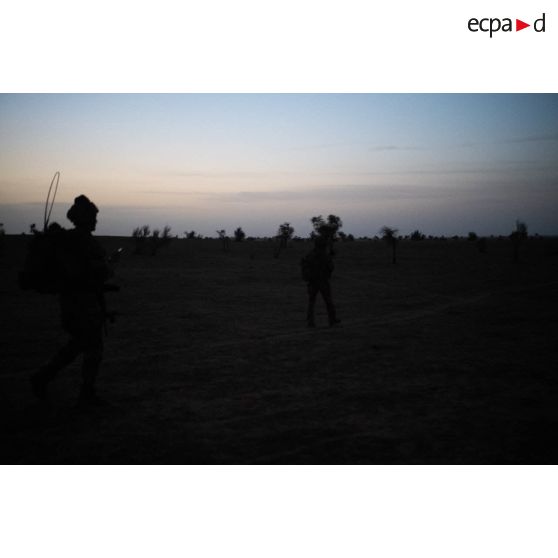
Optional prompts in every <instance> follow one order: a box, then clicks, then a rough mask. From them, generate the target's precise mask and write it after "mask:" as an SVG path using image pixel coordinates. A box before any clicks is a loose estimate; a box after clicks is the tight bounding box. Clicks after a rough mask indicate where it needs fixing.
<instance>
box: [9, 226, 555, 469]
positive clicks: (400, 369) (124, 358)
mask: <svg viewBox="0 0 558 558" xmlns="http://www.w3.org/2000/svg"><path fill="white" fill-rule="evenodd" d="M28 239H29V237H27V238H24V237H6V239H5V243H4V244H5V246H4V249H3V255H2V257H1V260H0V296H1V299H0V300H1V310H2V322H1V326H0V328H1V329H0V351H1V352H0V404H1V405H0V420H1V421H2V433H1V437H2V440H1V446H0V461H1V462H2V463H15V464H24V463H184V464H187V463H204V464H205V463H232V464H237V463H254V464H258V463H262V464H263V463H277V464H295V463H297V464H298V463H303V464H306V463H307V464H310V463H313V464H314V463H317V464H329V463H345V464H350V463H365V464H376V463H378V464H379V463H387V464H397V463H405V464H453V463H467V464H471V463H472V464H509V463H517V464H519V463H521V464H523V463H541V464H542V463H557V462H558V446H557V444H556V443H555V439H556V431H557V427H558V406H557V402H558V399H557V395H558V390H557V382H556V378H555V376H556V374H557V373H558V346H557V345H558V344H557V339H558V335H557V333H558V312H557V310H558V240H555V239H529V240H528V241H527V242H526V244H525V245H524V246H522V248H521V253H520V260H519V262H517V263H514V262H513V261H512V249H511V244H510V241H509V240H497V239H491V240H489V241H488V251H487V253H485V254H482V253H479V252H478V251H477V250H476V248H475V245H474V244H473V243H470V242H467V241H465V240H460V241H456V240H447V241H429V240H426V241H422V242H411V241H406V242H402V243H401V244H400V250H399V261H398V263H397V265H392V264H391V260H390V253H389V250H388V248H387V247H386V246H385V245H384V244H383V243H381V242H372V241H370V242H366V241H358V242H352V243H350V242H347V243H342V244H339V245H338V247H337V256H336V266H337V268H336V271H335V274H334V278H333V281H332V286H333V293H334V299H335V301H336V304H337V306H338V310H339V316H340V318H341V319H342V320H343V324H342V327H339V328H333V329H330V328H327V327H326V323H327V320H326V316H325V312H324V308H323V304H322V303H321V301H318V306H317V307H318V316H317V322H318V326H319V327H318V328H316V329H315V330H308V329H306V328H305V315H304V314H305V303H306V299H305V297H306V293H305V285H304V283H303V282H302V280H301V279H300V271H299V266H298V262H299V260H300V257H301V256H302V254H303V253H304V252H305V251H306V250H308V248H309V246H308V244H305V243H298V244H297V243H294V244H292V245H291V246H290V247H289V248H288V250H287V251H286V252H285V253H283V254H282V255H281V257H280V258H279V259H274V258H273V257H272V252H273V246H272V245H271V244H269V243H266V242H256V241H245V242H242V243H234V242H233V243H232V245H231V250H230V252H229V253H223V252H222V251H221V250H220V245H219V243H218V242H217V241H212V240H204V241H196V240H191V241H188V240H177V241H174V242H173V243H171V244H170V245H169V246H167V247H164V248H162V249H161V251H160V253H159V254H158V255H157V256H155V257H151V256H140V255H134V254H133V245H132V244H131V240H130V239H118V238H102V239H101V241H102V242H103V244H104V245H105V246H106V248H107V250H109V251H110V250H112V249H114V248H116V247H117V246H124V247H125V248H126V252H125V255H124V257H123V259H122V261H121V262H120V264H119V265H118V268H117V274H116V282H117V283H119V284H120V285H121V287H122V291H121V293H120V294H109V295H108V297H109V303H110V305H111V307H113V308H114V309H115V310H117V311H119V312H120V316H119V317H118V319H117V322H116V324H114V325H111V326H110V328H109V335H108V337H107V338H106V351H105V360H104V363H103V367H102V372H101V375H100V377H99V391H100V394H101V396H102V397H103V398H105V399H106V400H107V402H108V405H107V406H105V407H99V408H93V409H82V408H80V407H78V406H76V396H77V392H78V389H79V384H80V370H79V364H78V363H76V364H75V365H73V366H71V367H69V368H68V369H67V370H65V371H64V372H63V373H61V374H60V376H59V378H57V380H56V382H55V383H54V384H53V385H52V389H51V392H50V401H49V404H48V405H41V404H39V403H37V402H36V401H35V400H34V399H33V396H32V395H31V393H30V390H29V376H30V374H31V373H33V372H34V371H35V370H36V369H37V368H38V367H39V366H40V365H41V364H43V363H44V362H45V361H46V360H47V359H48V358H49V357H50V355H51V354H52V353H53V352H54V351H55V350H56V348H57V347H58V346H59V345H60V344H61V343H63V342H64V339H65V336H64V334H63V332H62V330H61V329H60V327H59V319H58V309H57V302H56V298H55V297H53V296H50V295H40V294H36V293H30V292H24V291H20V290H19V289H18V287H17V284H16V275H17V270H18V268H19V267H20V265H21V262H22V259H23V257H24V254H25V245H26V242H27V241H28Z"/></svg>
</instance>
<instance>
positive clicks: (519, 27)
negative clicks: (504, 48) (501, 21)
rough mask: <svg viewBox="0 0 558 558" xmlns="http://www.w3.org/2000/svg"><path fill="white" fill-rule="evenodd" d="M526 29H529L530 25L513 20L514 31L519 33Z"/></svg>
mask: <svg viewBox="0 0 558 558" xmlns="http://www.w3.org/2000/svg"><path fill="white" fill-rule="evenodd" d="M526 27H531V25H530V24H529V23H525V22H524V21H521V20H520V19H516V20H515V30H516V31H521V30H522V29H525V28H526Z"/></svg>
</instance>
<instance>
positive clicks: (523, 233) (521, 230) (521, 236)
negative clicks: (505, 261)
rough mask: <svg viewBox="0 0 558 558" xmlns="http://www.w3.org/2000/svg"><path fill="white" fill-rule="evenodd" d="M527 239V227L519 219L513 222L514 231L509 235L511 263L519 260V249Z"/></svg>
mask: <svg viewBox="0 0 558 558" xmlns="http://www.w3.org/2000/svg"><path fill="white" fill-rule="evenodd" d="M526 238H527V225H526V224H525V223H523V222H522V221H520V220H519V219H518V220H517V221H516V222H515V231H513V232H512V233H511V234H510V240H511V241H512V245H513V261H514V262H516V261H518V260H519V247H520V246H521V244H522V243H523V241H524V240H525V239H526Z"/></svg>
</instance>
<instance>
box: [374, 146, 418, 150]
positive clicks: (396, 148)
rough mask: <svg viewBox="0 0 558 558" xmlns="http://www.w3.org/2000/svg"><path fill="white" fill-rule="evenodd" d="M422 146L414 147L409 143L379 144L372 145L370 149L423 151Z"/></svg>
mask: <svg viewBox="0 0 558 558" xmlns="http://www.w3.org/2000/svg"><path fill="white" fill-rule="evenodd" d="M421 150H422V148H421V147H412V146H407V145H377V146H375V147H371V148H370V151H421Z"/></svg>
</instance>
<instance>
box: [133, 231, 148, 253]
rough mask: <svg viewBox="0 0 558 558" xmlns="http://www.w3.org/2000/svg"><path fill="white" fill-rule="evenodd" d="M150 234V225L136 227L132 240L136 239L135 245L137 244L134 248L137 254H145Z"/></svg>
mask: <svg viewBox="0 0 558 558" xmlns="http://www.w3.org/2000/svg"><path fill="white" fill-rule="evenodd" d="M150 233H151V229H150V228H149V225H143V226H141V227H136V228H135V229H134V230H133V232H132V238H133V239H134V243H135V248H134V253H135V254H143V252H144V251H145V245H146V242H147V239H148V238H149V235H150Z"/></svg>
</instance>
